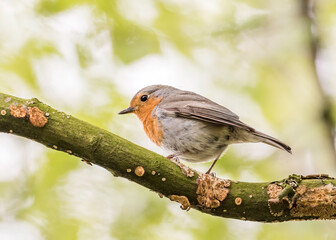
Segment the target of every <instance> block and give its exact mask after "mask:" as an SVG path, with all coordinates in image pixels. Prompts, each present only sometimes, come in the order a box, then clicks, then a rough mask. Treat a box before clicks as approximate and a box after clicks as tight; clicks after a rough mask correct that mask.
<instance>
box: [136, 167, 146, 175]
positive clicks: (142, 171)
mask: <svg viewBox="0 0 336 240" xmlns="http://www.w3.org/2000/svg"><path fill="white" fill-rule="evenodd" d="M134 173H135V175H137V176H138V177H141V176H143V175H144V174H145V169H144V168H143V167H141V166H137V167H136V169H135V170H134Z"/></svg>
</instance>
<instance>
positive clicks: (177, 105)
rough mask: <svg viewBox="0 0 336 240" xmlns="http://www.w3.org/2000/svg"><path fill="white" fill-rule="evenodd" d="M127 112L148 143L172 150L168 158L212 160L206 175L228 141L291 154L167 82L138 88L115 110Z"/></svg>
mask: <svg viewBox="0 0 336 240" xmlns="http://www.w3.org/2000/svg"><path fill="white" fill-rule="evenodd" d="M128 113H135V114H136V116H137V117H138V118H139V119H140V121H141V122H142V124H143V128H144V130H145V132H146V134H147V136H148V138H149V139H150V140H151V141H152V142H154V143H155V144H156V145H158V146H160V147H162V148H163V149H165V150H167V151H169V152H170V153H172V154H170V155H169V156H167V158H168V159H176V158H177V159H178V160H180V159H181V160H184V161H189V162H207V161H213V163H212V164H211V166H210V168H209V170H208V171H207V172H206V174H209V173H211V170H212V168H213V167H214V165H215V164H216V162H217V160H218V159H219V158H220V157H221V156H222V154H223V153H224V152H225V150H226V149H227V147H228V145H230V144H235V143H247V142H248V143H257V142H262V143H266V144H268V145H271V146H273V147H276V148H279V149H282V150H285V151H287V152H289V153H292V151H291V148H290V147H289V146H288V145H286V144H285V143H283V142H281V141H280V140H278V139H276V138H274V137H271V136H269V135H267V134H264V133H262V132H259V131H257V130H255V129H254V128H252V127H250V126H249V125H247V124H245V123H244V122H242V121H241V120H240V119H239V117H238V115H236V114H235V113H233V112H232V111H231V110H229V109H228V108H226V107H224V106H222V105H220V104H218V103H215V102H213V101H211V100H210V99H208V98H206V97H203V96H201V95H199V94H197V93H194V92H191V91H185V90H181V89H178V88H175V87H171V86H167V85H151V86H147V87H145V88H142V89H141V90H140V91H138V92H137V93H136V94H135V95H134V97H133V98H132V100H131V101H130V105H129V107H128V108H126V109H124V110H122V111H121V112H119V114H128Z"/></svg>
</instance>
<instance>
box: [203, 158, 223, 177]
mask: <svg viewBox="0 0 336 240" xmlns="http://www.w3.org/2000/svg"><path fill="white" fill-rule="evenodd" d="M220 156H221V154H219V155H218V157H217V158H216V159H215V161H213V163H212V164H211V166H210V168H209V170H208V171H206V173H205V174H209V173H210V172H211V169H212V168H213V167H214V166H215V164H216V162H217V160H218V159H219V157H220ZM215 176H216V174H215Z"/></svg>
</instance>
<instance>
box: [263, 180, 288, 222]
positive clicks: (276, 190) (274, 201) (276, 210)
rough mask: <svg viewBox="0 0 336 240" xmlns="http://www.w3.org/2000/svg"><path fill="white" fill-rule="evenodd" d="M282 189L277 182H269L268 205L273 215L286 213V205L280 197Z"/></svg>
mask: <svg viewBox="0 0 336 240" xmlns="http://www.w3.org/2000/svg"><path fill="white" fill-rule="evenodd" d="M282 189H283V188H282V187H281V186H279V185H276V184H269V185H268V186H267V194H268V196H269V198H270V199H268V202H267V205H268V208H269V210H270V213H271V214H272V215H273V216H281V215H282V214H283V213H284V209H285V205H284V204H283V203H282V202H281V201H280V200H279V198H278V196H279V194H280V193H281V191H282Z"/></svg>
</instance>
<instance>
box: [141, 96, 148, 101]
mask: <svg viewBox="0 0 336 240" xmlns="http://www.w3.org/2000/svg"><path fill="white" fill-rule="evenodd" d="M147 99H148V95H142V96H141V97H140V100H141V102H146V101H147Z"/></svg>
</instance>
